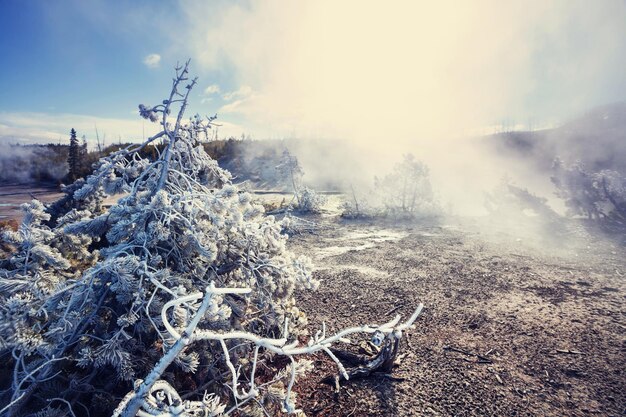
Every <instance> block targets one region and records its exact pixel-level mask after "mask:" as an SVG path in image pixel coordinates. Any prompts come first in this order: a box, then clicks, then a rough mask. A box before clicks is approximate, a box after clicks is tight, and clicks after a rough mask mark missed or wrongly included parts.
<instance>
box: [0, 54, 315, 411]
mask: <svg viewBox="0 0 626 417" xmlns="http://www.w3.org/2000/svg"><path fill="white" fill-rule="evenodd" d="M187 72H188V70H187V66H186V65H185V66H184V67H181V68H178V69H177V75H176V78H175V79H174V84H173V87H172V91H171V94H170V95H169V97H168V98H167V99H166V100H164V101H163V104H160V105H157V106H153V107H148V106H140V114H141V116H143V117H145V118H147V119H148V120H151V121H156V120H160V123H161V125H162V127H163V130H162V131H161V132H160V133H158V134H157V135H155V136H153V137H151V138H149V139H148V140H147V141H146V142H145V143H143V144H139V145H131V146H129V147H128V148H126V149H123V150H120V151H118V152H116V153H114V154H112V155H110V156H109V157H106V158H103V159H101V160H100V162H99V163H98V165H97V167H96V169H95V171H94V172H93V174H92V175H90V176H89V177H88V178H87V179H86V181H84V182H83V181H81V182H78V183H76V185H75V186H74V187H70V188H71V192H70V193H68V197H67V198H66V200H65V202H64V203H63V204H57V205H53V207H54V209H55V218H56V221H53V222H52V223H53V224H49V225H48V224H47V223H49V222H50V221H51V216H50V214H49V213H47V212H46V210H45V207H44V206H43V205H42V204H41V203H39V202H37V201H34V202H33V203H32V204H30V205H27V206H25V207H24V209H25V210H26V216H25V218H24V222H23V224H22V225H21V226H20V229H19V230H18V232H7V233H5V238H4V240H5V241H6V242H8V243H10V244H11V245H13V246H14V247H16V251H15V252H14V253H13V254H12V256H11V257H10V259H8V260H7V261H5V262H3V263H2V265H1V269H0V288H2V291H1V292H0V306H2V307H0V341H1V345H0V348H1V349H2V351H3V352H4V353H5V354H6V353H7V352H9V353H12V357H13V358H14V359H13V360H12V361H10V363H9V365H10V366H12V367H13V369H12V370H11V372H10V374H11V375H13V382H12V386H11V388H12V389H11V392H10V393H9V394H8V397H7V394H6V393H5V394H4V396H3V397H2V399H1V403H0V409H1V410H3V411H2V412H4V411H6V410H7V409H8V410H10V412H12V413H13V414H15V415H19V414H21V413H27V411H28V412H31V411H36V410H37V409H38V408H39V409H42V408H45V407H47V399H49V398H55V397H58V398H61V399H63V400H65V401H68V402H70V403H72V404H74V403H75V402H76V401H80V402H81V403H90V402H91V401H95V398H96V397H102V396H103V395H104V396H105V397H106V395H105V394H104V393H105V392H110V393H111V397H107V398H104V399H102V402H101V404H102V407H99V408H98V410H97V411H96V412H95V414H98V413H99V412H104V413H107V412H109V413H110V411H111V408H108V411H107V406H106V404H110V405H113V404H114V396H115V395H119V394H120V391H119V390H122V391H121V392H125V391H127V390H128V387H130V385H129V384H130V383H131V382H132V381H133V380H135V379H137V378H140V377H142V376H143V375H146V374H147V373H148V371H149V370H150V369H151V368H152V366H153V365H154V364H155V363H157V362H158V361H159V360H160V358H161V357H162V355H163V354H164V352H167V351H168V350H169V349H170V347H171V346H172V344H173V343H174V342H175V341H174V340H172V339H171V338H170V337H169V336H168V335H167V333H165V332H164V328H163V317H162V316H161V310H162V308H163V306H164V305H165V304H166V303H168V302H169V301H170V300H172V299H177V298H179V297H185V296H186V295H187V294H192V293H195V292H197V291H202V290H204V289H205V288H206V287H207V285H208V284H209V282H213V283H215V284H216V285H218V286H228V287H234V288H249V289H252V290H253V292H251V293H250V294H249V295H246V296H245V297H242V296H238V295H230V294H229V295H223V296H220V297H216V298H215V299H214V300H213V301H214V304H213V305H212V308H211V309H210V310H209V311H207V312H206V314H205V315H204V316H203V317H202V324H203V328H204V329H212V330H228V329H232V330H238V331H249V332H254V333H256V334H259V335H262V336H267V337H278V336H280V335H281V332H282V331H283V323H284V322H285V320H286V319H287V318H290V319H291V320H290V323H291V324H290V327H291V328H290V331H291V332H292V334H294V335H297V334H299V333H300V332H302V331H303V329H304V325H305V324H306V316H305V315H304V314H303V313H302V312H301V311H299V310H298V309H297V307H296V306H295V300H294V292H295V291H297V290H298V289H306V288H308V289H314V288H315V287H316V286H317V282H316V281H314V280H313V279H312V277H311V273H310V263H309V261H308V259H306V258H303V257H297V256H295V255H294V254H293V253H291V252H289V251H288V250H287V249H286V246H285V244H286V239H287V237H286V236H285V235H283V234H282V233H281V229H282V227H281V224H280V223H278V222H277V221H275V220H274V218H272V217H266V216H264V214H263V208H262V207H261V206H259V205H256V204H254V203H253V201H252V199H251V197H250V195H249V194H247V193H239V192H238V190H237V188H235V187H234V186H233V185H231V184H230V174H229V173H228V172H227V171H224V170H222V169H221V168H220V167H219V166H218V165H217V163H216V162H215V161H214V160H212V159H211V158H210V157H209V156H208V155H207V154H206V153H205V152H204V150H203V148H202V146H201V145H200V142H199V140H198V135H199V134H201V133H203V132H205V131H206V129H209V128H210V126H211V122H212V120H213V119H212V118H210V119H207V120H204V121H200V120H199V119H198V118H197V117H196V118H192V119H191V120H190V121H189V122H185V120H184V119H183V113H184V111H185V107H186V104H187V97H188V95H189V92H190V91H191V89H192V88H193V86H194V85H195V80H189V79H188V76H187ZM175 105H178V106H179V111H178V113H177V115H176V116H175V118H172V117H171V113H172V111H173V110H174V108H173V107H174V106H175ZM159 139H161V140H163V142H164V149H163V152H162V153H161V155H160V157H159V158H158V159H157V160H156V161H154V162H150V161H148V160H146V159H144V158H142V157H141V156H139V153H138V152H137V150H139V149H141V148H142V147H145V146H146V145H148V144H149V143H152V142H154V141H156V140H159ZM121 193H125V194H126V195H125V196H124V197H123V198H121V199H120V200H119V201H118V203H117V204H115V205H114V206H113V207H111V208H110V209H109V210H108V211H101V210H96V207H97V206H99V205H100V204H98V203H99V202H101V200H102V198H103V197H105V196H107V195H117V194H121ZM68 200H71V201H68ZM196 308H197V305H195V303H191V302H188V303H182V304H181V305H179V306H178V307H177V308H176V309H175V310H174V311H172V312H171V314H172V316H171V318H170V319H172V320H174V322H175V323H178V324H179V325H182V324H183V323H185V322H186V320H188V317H190V316H191V315H192V312H193V311H195V309H196ZM227 345H228V346H229V349H230V350H231V351H232V352H233V354H234V356H235V358H236V359H233V360H234V363H235V366H242V367H245V366H246V365H245V364H246V363H250V360H251V356H250V355H252V353H253V349H252V345H251V344H245V343H244V344H241V343H238V344H234V343H231V342H227ZM222 355H223V352H222V350H221V349H217V350H216V349H215V347H214V346H211V345H209V344H208V342H202V343H198V344H195V345H194V346H190V347H188V348H186V349H184V350H182V351H181V352H180V354H179V355H177V357H176V358H175V361H174V365H173V366H172V367H170V368H169V369H168V374H169V375H170V377H171V383H172V384H173V386H175V387H176V388H177V389H184V390H193V389H194V387H197V386H200V385H201V383H202V381H205V380H210V379H216V385H217V388H216V389H215V393H216V394H217V395H219V396H221V397H224V398H228V397H229V395H228V388H226V387H225V386H221V385H220V384H219V383H218V382H219V381H220V379H219V378H218V376H219V375H220V374H221V373H222V372H223V371H224V366H225V364H224V362H223V360H221V359H220V357H221V356H222ZM5 372H6V370H5ZM7 374H8V373H7ZM112 382H115V384H114V385H113V386H112V385H111V383H112ZM76 384H79V385H80V386H81V387H83V388H81V389H72V387H74V386H76ZM116 390H117V391H116ZM44 392H45V393H46V394H43V393H44ZM92 415H93V413H92Z"/></svg>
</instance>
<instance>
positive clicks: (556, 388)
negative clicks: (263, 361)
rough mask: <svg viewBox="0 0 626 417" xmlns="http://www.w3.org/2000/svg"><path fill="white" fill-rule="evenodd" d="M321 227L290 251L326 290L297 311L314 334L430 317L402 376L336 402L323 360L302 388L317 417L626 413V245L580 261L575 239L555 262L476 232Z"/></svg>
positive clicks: (600, 244)
mask: <svg viewBox="0 0 626 417" xmlns="http://www.w3.org/2000/svg"><path fill="white" fill-rule="evenodd" d="M317 220H318V221H319V222H320V229H319V231H318V232H317V233H316V234H302V235H297V236H295V237H293V238H292V239H291V242H290V245H291V247H292V249H293V250H295V251H296V252H300V253H305V254H307V255H309V256H312V257H313V258H314V260H315V263H316V266H317V270H316V271H315V275H316V277H317V278H318V279H320V280H322V285H321V286H320V289H319V290H318V291H317V292H313V293H305V294H302V295H301V296H300V299H299V303H300V306H301V308H302V309H303V310H304V311H306V312H307V314H308V316H309V322H310V327H311V329H314V328H316V327H319V326H321V323H322V322H326V324H327V325H328V326H329V329H331V330H333V329H334V330H338V329H340V328H343V327H346V326H352V325H356V324H366V323H380V322H383V321H387V320H388V319H389V318H391V317H393V315H394V314H401V315H403V317H408V316H409V315H410V314H411V312H412V311H413V309H414V308H415V306H417V305H418V303H420V302H421V303H423V304H424V305H425V308H424V311H423V313H422V315H421V316H420V317H419V318H418V320H417V325H416V328H415V329H414V330H411V331H409V332H408V333H407V334H406V335H405V337H404V338H403V342H402V348H401V352H400V355H399V356H400V357H401V358H402V359H401V360H400V361H399V365H398V366H397V367H396V368H395V369H394V372H393V373H392V374H391V375H380V374H379V375H374V376H371V377H369V378H367V379H364V380H357V381H350V382H346V383H345V384H343V387H342V388H341V390H340V392H339V394H336V393H335V388H334V387H333V386H330V385H327V384H323V383H321V379H322V378H324V377H326V376H328V375H330V374H333V373H335V372H336V368H335V367H334V364H333V363H332V362H331V361H330V360H329V359H328V358H326V357H324V355H323V354H319V355H317V356H316V370H315V371H314V373H313V375H312V378H309V379H308V380H306V381H302V382H300V383H299V384H298V388H297V390H298V397H299V402H300V405H301V406H302V407H303V409H304V411H305V412H306V414H307V415H309V416H318V415H319V416H379V415H390V416H448V415H455V416H484V415H498V416H526V415H541V416H565V415H568V416H586V415H603V416H611V415H613V416H618V415H624V414H626V338H625V334H626V332H625V329H626V320H625V318H626V308H625V305H626V304H625V303H624V301H625V298H626V285H625V283H624V281H625V280H624V274H626V263H625V262H624V259H626V258H625V257H624V255H625V250H624V247H623V246H621V245H615V244H611V243H608V242H604V241H602V240H600V239H598V238H596V239H595V240H593V244H591V241H589V240H586V241H582V242H579V243H581V245H578V246H576V250H574V249H572V248H571V243H572V241H571V239H572V238H569V241H568V242H566V243H568V244H569V245H570V247H568V248H564V249H563V250H557V249H558V248H555V250H554V251H551V252H555V253H554V254H547V251H546V250H545V249H540V248H538V247H537V246H534V245H533V243H535V242H532V241H528V239H525V240H524V241H523V242H521V241H520V239H519V238H518V237H516V236H509V235H507V233H506V232H501V233H500V232H499V233H497V234H494V233H490V234H489V235H486V234H484V233H482V232H481V230H484V229H483V228H482V227H481V226H482V225H481V224H478V223H477V222H473V221H468V220H464V221H463V222H462V223H458V222H457V223H456V224H449V225H436V224H429V225H406V224H405V225H395V226H392V225H382V224H378V223H375V222H348V221H341V220H337V219H336V218H335V219H332V218H330V217H325V218H318V219H317ZM496 235H497V236H498V239H497V240H494V236H496ZM587 239H589V238H588V236H587ZM587 243H589V244H587ZM477 355H480V357H478V356H477Z"/></svg>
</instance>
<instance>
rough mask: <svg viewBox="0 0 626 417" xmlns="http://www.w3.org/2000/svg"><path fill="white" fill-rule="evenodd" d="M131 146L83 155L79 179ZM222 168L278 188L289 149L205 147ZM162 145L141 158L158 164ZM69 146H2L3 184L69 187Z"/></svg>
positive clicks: (239, 143)
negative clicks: (281, 164) (282, 159)
mask: <svg viewBox="0 0 626 417" xmlns="http://www.w3.org/2000/svg"><path fill="white" fill-rule="evenodd" d="M128 145H130V143H118V144H112V145H109V146H107V147H106V148H104V149H102V150H101V151H99V150H93V151H89V152H81V153H80V158H81V160H80V161H79V164H78V168H77V177H78V178H81V177H82V178H84V177H86V176H87V175H89V174H90V173H91V172H92V169H93V164H94V163H96V162H97V161H98V160H99V159H100V158H101V157H103V156H106V155H109V154H111V153H113V152H115V151H117V150H119V149H120V148H124V147H126V146H128ZM202 146H203V147H204V149H205V151H206V152H207V153H208V154H209V155H210V156H211V157H212V158H213V159H215V160H217V161H218V163H219V164H220V166H222V167H224V168H226V169H228V170H229V171H231V172H232V173H233V175H234V176H235V181H236V182H243V181H251V182H252V183H253V184H254V185H255V186H274V185H276V184H275V183H276V166H277V165H278V163H279V161H280V157H281V155H282V152H283V150H284V149H285V147H286V144H285V142H284V141H281V140H263V141H259V140H242V139H235V138H229V139H223V140H214V141H210V142H205V143H203V144H202ZM162 149H163V145H161V144H157V145H148V146H146V147H145V148H144V149H142V150H141V151H140V154H141V156H143V157H146V158H148V159H150V160H155V159H156V158H157V156H158V155H159V153H160V151H161V150H162ZM69 151H70V145H69V143H68V144H67V145H61V144H46V145H19V144H13V145H3V146H1V147H0V183H2V184H15V183H56V184H61V183H69V182H71V180H70V178H69V164H68V157H69Z"/></svg>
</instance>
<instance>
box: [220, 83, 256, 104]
mask: <svg viewBox="0 0 626 417" xmlns="http://www.w3.org/2000/svg"><path fill="white" fill-rule="evenodd" d="M251 95H252V87H250V86H249V85H242V86H241V87H239V89H238V90H235V91H229V92H228V93H225V94H224V95H223V96H222V98H223V99H224V100H226V101H230V100H233V99H236V98H238V99H245V98H247V97H250V96H251Z"/></svg>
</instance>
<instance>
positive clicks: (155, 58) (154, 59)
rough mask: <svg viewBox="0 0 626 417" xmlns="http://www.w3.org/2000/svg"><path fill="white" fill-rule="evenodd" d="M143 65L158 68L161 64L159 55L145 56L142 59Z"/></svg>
mask: <svg viewBox="0 0 626 417" xmlns="http://www.w3.org/2000/svg"><path fill="white" fill-rule="evenodd" d="M143 63H144V64H145V66H146V67H148V68H158V66H159V64H160V63H161V55H159V54H150V55H147V56H146V57H145V58H144V59H143Z"/></svg>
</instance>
